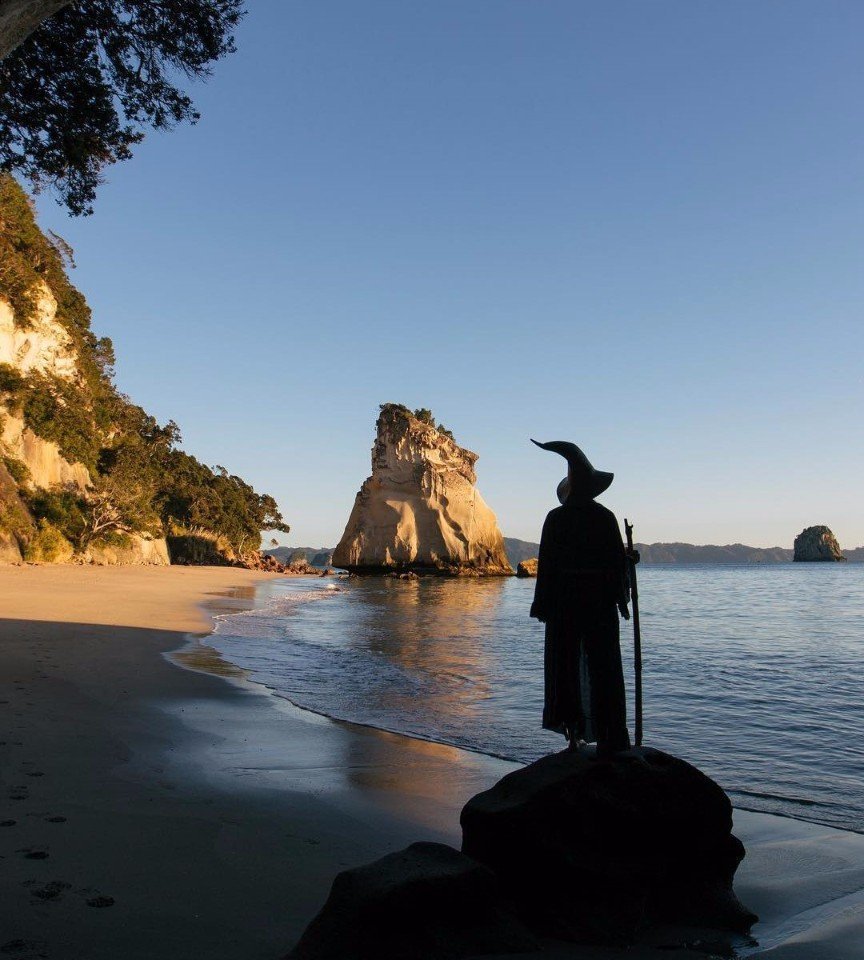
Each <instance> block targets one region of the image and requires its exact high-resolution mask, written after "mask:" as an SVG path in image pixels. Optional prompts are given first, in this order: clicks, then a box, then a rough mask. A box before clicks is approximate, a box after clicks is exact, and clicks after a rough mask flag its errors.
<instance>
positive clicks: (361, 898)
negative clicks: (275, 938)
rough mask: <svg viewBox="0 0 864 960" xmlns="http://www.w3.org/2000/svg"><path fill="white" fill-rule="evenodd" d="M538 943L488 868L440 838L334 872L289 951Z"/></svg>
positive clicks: (323, 954) (336, 956)
mask: <svg viewBox="0 0 864 960" xmlns="http://www.w3.org/2000/svg"><path fill="white" fill-rule="evenodd" d="M537 948H538V945H537V942H536V941H535V939H534V938H533V936H532V935H531V934H530V933H529V932H528V930H527V929H526V928H525V927H524V926H523V925H522V924H521V922H520V921H519V920H517V919H516V918H515V917H514V916H513V915H512V913H510V912H509V911H508V910H507V908H506V907H505V906H504V904H503V902H502V901H501V898H500V896H499V894H498V884H497V881H496V879H495V877H494V876H493V875H492V873H491V872H490V871H489V870H488V869H487V868H486V867H484V866H481V865H480V864H479V863H477V862H476V861H474V860H471V859H470V858H469V857H466V856H465V855H464V854H461V853H459V852H458V851H457V850H454V849H453V848H452V847H447V846H444V845H443V844H440V843H413V844H411V846H410V847H408V848H407V849H405V850H400V851H399V852H398V853H391V854H389V855H388V856H386V857H382V858H381V859H380V860H376V861H375V862H374V863H370V864H366V865H365V866H362V867H357V868H355V869H353V870H346V871H345V872H344V873H340V874H339V875H338V876H337V877H336V879H335V880H334V881H333V887H332V889H331V891H330V896H329V897H328V898H327V902H326V903H325V904H324V907H323V908H322V909H321V912H320V913H319V914H318V916H317V917H315V919H314V920H313V921H312V922H311V923H310V924H309V926H308V927H307V928H306V931H305V933H304V934H303V936H302V937H301V939H300V942H299V943H298V944H297V946H296V947H295V948H294V949H293V950H292V951H291V953H290V954H289V955H288V957H289V958H290V960H457V958H460V957H474V956H483V955H484V954H492V953H498V954H502V953H503V954H506V953H527V952H530V951H533V950H536V949H537Z"/></svg>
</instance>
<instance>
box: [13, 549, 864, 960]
mask: <svg viewBox="0 0 864 960" xmlns="http://www.w3.org/2000/svg"><path fill="white" fill-rule="evenodd" d="M10 571H11V572H10ZM276 579H278V576H277V575H272V574H266V573H258V572H255V571H242V570H237V569H234V568H164V569H162V570H161V571H160V570H156V572H154V569H146V568H99V569H98V570H93V569H92V568H74V567H68V568H63V569H59V568H7V569H6V570H0V604H2V609H4V614H5V618H4V619H3V620H2V621H0V664H2V667H0V680H2V683H0V685H2V689H0V700H5V701H7V702H6V703H4V704H2V705H0V710H2V711H6V712H5V713H3V714H0V716H3V717H4V718H9V720H10V721H11V722H7V724H6V727H7V728H8V734H7V739H4V740H3V742H2V745H0V785H2V790H0V822H2V821H5V820H8V819H12V820H14V821H15V823H14V825H11V826H8V827H0V856H2V857H3V859H2V860H0V889H2V897H0V948H2V947H4V946H7V945H9V944H12V943H19V944H23V945H24V946H21V947H20V949H18V948H16V950H17V951H18V952H16V953H12V954H11V955H12V956H13V957H18V958H20V960H31V958H32V960H35V958H36V957H39V956H47V957H50V958H55V960H60V958H62V960H67V958H68V960H103V958H104V960H108V958H111V960H116V957H118V956H122V957H124V960H125V958H129V960H137V958H140V960H150V958H153V957H156V956H159V957H160V958H165V960H188V958H191V957H198V956H201V957H207V958H208V960H209V958H222V957H224V958H226V960H227V958H229V957H231V958H232V960H246V958H249V960H252V958H261V960H264V958H272V960H276V958H278V957H280V956H283V955H284V954H285V953H286V952H287V951H288V950H289V949H290V947H291V946H292V945H293V944H294V942H295V941H296V939H297V938H298V937H299V935H300V933H301V932H302V930H303V929H304V928H305V926H306V924H307V923H308V921H309V920H310V919H311V918H312V916H313V915H314V914H315V913H316V912H317V910H318V909H319V907H320V906H321V904H322V903H323V900H324V899H325V898H326V896H327V893H328V892H329V888H330V884H331V882H332V880H333V877H334V876H335V874H336V873H337V872H339V871H340V870H342V869H344V868H345V867H347V866H353V865H357V864H359V863H363V862H368V861H369V860H372V859H375V858H377V857H379V856H381V855H383V854H384V853H387V852H391V851H392V850H395V849H398V848H400V847H402V846H405V845H406V844H407V843H410V842H413V841H414V840H419V839H433V840H441V841H443V842H449V843H451V844H454V845H456V846H458V844H459V836H458V834H459V827H458V814H459V810H460V809H461V806H462V804H463V803H464V802H465V801H466V800H467V799H468V798H469V797H470V796H471V795H473V794H474V793H476V792H478V791H479V790H482V789H485V788H486V787H488V786H489V785H491V783H492V782H494V781H495V780H497V779H498V778H499V777H500V776H501V775H502V773H503V772H506V770H507V769H508V768H509V769H512V768H513V767H514V766H515V764H508V763H506V762H504V761H499V760H496V759H494V758H491V757H489V756H488V755H484V754H479V753H469V752H468V751H465V750H462V749H460V748H456V747H448V746H446V745H441V744H437V743H434V742H431V741H425V740H419V739H413V738H409V737H406V736H403V735H401V734H391V733H384V732H381V731H378V730H377V729H375V728H364V727H359V726H358V725H352V724H348V723H346V722H343V721H336V720H331V719H327V718H325V717H322V716H321V715H319V714H315V713H313V712H311V711H306V710H302V709H301V708H299V707H296V706H294V705H293V704H290V702H289V701H287V700H284V699H283V698H279V697H277V696H275V695H273V694H272V693H271V692H270V691H269V690H267V689H266V688H263V689H262V685H260V684H258V683H257V682H256V681H254V680H250V679H248V678H246V679H243V678H237V677H236V676H234V678H233V680H232V682H231V683H224V679H225V676H224V675H215V676H214V675H212V674H210V675H208V674H204V673H201V672H199V671H198V670H193V669H191V668H180V669H178V666H179V665H178V664H177V663H175V662H172V660H171V658H170V656H169V654H170V653H171V651H176V650H178V649H179V648H181V647H183V646H184V645H185V644H186V643H187V641H188V640H189V639H190V637H189V635H190V634H193V635H195V636H196V637H197V638H199V641H200V640H201V638H202V637H205V636H206V635H207V633H208V632H209V631H208V630H207V623H206V621H205V620H204V615H205V611H204V610H202V609H201V607H200V604H202V603H203V604H205V608H206V612H207V614H210V615H212V612H213V611H212V605H213V604H216V605H217V606H219V607H220V608H222V609H223V611H224V612H230V611H225V610H224V608H225V607H230V606H232V605H234V607H235V609H236V608H238V605H245V604H249V603H254V602H255V596H256V594H257V593H258V592H259V584H262V583H266V582H267V581H272V580H276ZM226 593H227V596H225V595H224V594H226ZM220 594H223V595H220ZM238 679H239V680H240V681H241V682H237V681H238ZM16 798H17V799H16ZM61 818H62V819H61ZM735 821H736V832H737V833H738V834H739V836H741V838H742V839H743V840H744V842H745V844H746V846H747V849H748V856H747V858H746V859H745V861H744V863H743V864H742V866H741V868H740V870H739V872H738V876H737V878H736V890H737V891H738V893H739V895H740V896H741V898H742V900H744V902H746V903H747V904H748V905H749V906H751V907H752V908H753V909H754V910H755V911H756V912H757V913H759V914H760V916H761V918H762V921H761V922H760V924H758V925H757V927H756V928H755V929H754V936H755V937H756V938H757V940H758V941H760V943H759V944H753V945H749V946H748V945H746V944H739V952H740V953H741V954H742V955H747V956H753V957H758V956H766V957H771V958H774V960H785V958H787V957H788V958H790V960H791V958H792V957H794V958H796V960H801V958H811V957H812V958H814V960H816V958H818V960H832V958H837V960H841V958H842V960H852V958H860V957H864V837H862V836H861V835H859V834H853V833H849V832H846V831H842V830H837V829H835V828H831V827H820V826H817V825H814V824H812V823H807V822H804V821H800V820H796V819H793V818H789V819H786V818H781V817H778V816H775V815H769V814H760V813H747V812H745V811H742V810H740V809H738V808H736V811H735ZM33 854H36V856H32V855H33ZM41 854H45V856H41ZM109 899H110V900H111V901H113V902H112V903H110V904H109V903H107V902H106V901H108V900H109ZM91 901H92V903H91ZM657 946H658V949H652V948H650V947H649V946H645V947H644V948H642V947H640V948H636V949H634V950H632V951H630V957H631V960H641V958H642V957H651V958H657V960H659V958H660V957H661V956H668V950H660V949H659V944H657ZM766 951H767V952H766ZM7 952H9V951H7ZM562 955H564V954H562ZM566 955H568V956H572V957H574V958H576V957H581V956H584V957H588V956H591V957H600V956H604V957H605V956H610V957H611V956H613V955H614V951H612V952H610V951H601V952H597V951H596V950H593V951H585V950H583V949H582V948H575V947H571V948H568V951H567V954H566ZM683 955H684V954H682V956H683Z"/></svg>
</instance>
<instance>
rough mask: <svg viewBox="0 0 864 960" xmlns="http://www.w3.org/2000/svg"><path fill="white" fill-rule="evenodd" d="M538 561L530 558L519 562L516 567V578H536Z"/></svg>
mask: <svg viewBox="0 0 864 960" xmlns="http://www.w3.org/2000/svg"><path fill="white" fill-rule="evenodd" d="M538 566H539V560H538V559H537V557H530V558H529V559H528V560H520V561H519V563H518V564H517V566H516V576H517V577H536V576H537V567H538Z"/></svg>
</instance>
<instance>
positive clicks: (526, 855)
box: [461, 748, 756, 940]
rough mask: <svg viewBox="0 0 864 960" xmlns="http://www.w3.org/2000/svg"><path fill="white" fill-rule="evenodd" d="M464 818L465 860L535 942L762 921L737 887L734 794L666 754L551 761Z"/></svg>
mask: <svg viewBox="0 0 864 960" xmlns="http://www.w3.org/2000/svg"><path fill="white" fill-rule="evenodd" d="M461 822H462V834H463V843H462V851H463V853H466V854H467V855H468V856H470V857H472V858H473V859H475V860H479V861H480V862H481V863H485V864H486V865H487V866H488V867H490V869H492V871H493V872H494V873H495V874H496V875H497V876H498V878H499V880H500V881H501V884H502V889H503V891H504V893H505V894H506V895H507V896H508V897H509V898H510V900H511V901H512V902H513V903H514V904H515V905H516V906H517V909H518V911H519V913H520V915H521V916H523V918H524V919H525V920H526V921H527V922H528V923H529V925H530V926H531V927H532V928H533V929H534V931H535V932H536V933H538V934H541V935H544V936H554V937H561V938H564V939H574V940H615V939H622V938H624V939H626V938H628V937H632V936H633V935H635V934H636V932H637V931H638V930H639V929H640V928H643V927H646V926H650V925H652V924H654V923H659V922H667V921H669V922H677V923H687V924H691V925H695V926H706V927H714V928H721V929H731V930H736V931H746V930H747V929H749V927H750V926H751V925H752V924H753V923H754V922H755V921H756V917H755V916H754V915H753V914H752V913H751V912H750V911H749V910H747V909H746V908H745V907H744V906H742V904H741V903H740V902H739V901H738V899H737V898H736V896H735V894H734V892H733V890H732V877H733V875H734V873H735V870H736V868H737V866H738V864H739V863H740V861H741V860H742V858H743V857H744V847H743V845H742V844H741V842H740V841H739V840H738V839H737V838H736V837H734V836H733V835H732V804H731V803H730V801H729V798H728V797H727V796H726V794H725V793H724V792H723V790H721V788H720V787H719V786H718V785H717V784H716V783H715V782H714V781H713V780H711V779H710V778H709V777H707V776H705V775H704V774H703V773H701V772H700V771H699V770H697V769H696V768H695V767H693V766H691V765H690V764H688V763H685V762H684V761H683V760H679V759H678V758H676V757H673V756H671V755H669V754H667V753H663V752H661V751H660V750H653V749H650V748H638V749H633V750H629V751H627V752H626V753H621V754H617V755H616V756H614V757H612V758H611V759H604V760H597V759H596V756H595V754H594V752H593V748H585V749H583V750H578V751H577V750H574V751H566V750H565V751H563V752H561V753H556V754H551V755H550V756H547V757H543V759H541V760H538V761H537V762H536V763H532V764H530V765H529V766H527V767H524V768H522V769H520V770H516V771H514V772H513V773H510V774H508V775H507V776H506V777H504V778H503V779H502V780H500V781H499V782H498V783H497V784H496V785H495V786H494V787H492V789H490V790H487V791H485V792H484V793H481V794H478V795H477V796H476V797H474V798H473V799H471V800H470V801H469V802H468V803H467V805H466V806H465V808H464V810H463V811H462V817H461Z"/></svg>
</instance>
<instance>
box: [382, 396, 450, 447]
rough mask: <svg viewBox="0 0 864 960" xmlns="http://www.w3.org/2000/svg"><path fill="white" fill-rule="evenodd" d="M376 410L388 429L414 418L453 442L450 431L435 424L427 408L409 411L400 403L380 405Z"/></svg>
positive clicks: (433, 416) (442, 425)
mask: <svg viewBox="0 0 864 960" xmlns="http://www.w3.org/2000/svg"><path fill="white" fill-rule="evenodd" d="M378 409H379V410H380V411H381V416H380V419H383V421H384V422H385V423H386V424H387V425H388V426H390V427H397V426H399V425H400V424H404V423H405V421H406V419H407V418H408V417H414V419H415V420H419V421H420V422H421V423H425V424H427V425H428V426H430V427H432V428H433V429H434V430H437V431H438V433H443V434H444V436H445V437H449V438H450V439H451V440H454V441H455V438H454V436H453V433H452V431H450V430H448V429H447V427H445V426H444V424H443V423H436V422H435V414H433V413H432V411H431V410H430V409H429V408H428V407H419V408H418V409H417V410H411V409H410V408H408V407H406V406H405V405H404V404H402V403H382V404H381V405H380V406H379V408H378Z"/></svg>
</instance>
